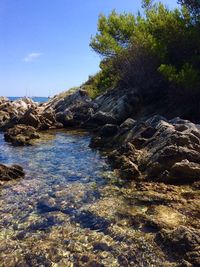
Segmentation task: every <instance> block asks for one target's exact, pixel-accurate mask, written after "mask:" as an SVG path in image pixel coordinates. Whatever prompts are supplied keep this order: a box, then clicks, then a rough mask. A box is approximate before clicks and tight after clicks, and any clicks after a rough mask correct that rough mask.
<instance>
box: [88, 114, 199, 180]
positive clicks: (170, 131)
mask: <svg viewBox="0 0 200 267" xmlns="http://www.w3.org/2000/svg"><path fill="white" fill-rule="evenodd" d="M128 120H129V122H130V121H131V122H132V123H126V121H125V122H124V123H123V124H121V126H120V127H119V130H118V132H117V133H116V130H115V131H113V135H111V134H109V135H105V134H104V135H102V134H101V133H102V131H105V126H103V129H102V130H100V134H99V135H97V136H95V137H94V138H93V139H92V141H91V146H92V147H98V148H102V149H108V148H109V149H111V151H112V152H111V153H110V155H109V158H110V160H111V162H112V163H113V166H114V168H116V169H119V170H120V172H121V175H122V176H123V177H124V178H128V179H134V180H139V181H141V180H146V181H156V182H165V183H172V184H173V183H191V182H194V181H199V180H200V126H199V125H196V124H193V123H191V122H189V121H187V120H182V119H180V118H174V119H172V120H167V119H166V118H164V117H161V116H158V115H156V116H153V117H151V118H149V119H147V120H140V121H133V120H131V119H128ZM109 127H110V126H109ZM112 128H113V126H112ZM115 129H117V127H116V128H115Z"/></svg>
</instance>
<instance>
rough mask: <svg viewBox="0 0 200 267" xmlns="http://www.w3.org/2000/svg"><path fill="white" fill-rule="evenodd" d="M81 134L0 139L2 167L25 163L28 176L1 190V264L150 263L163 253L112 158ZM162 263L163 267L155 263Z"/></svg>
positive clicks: (73, 132)
mask: <svg viewBox="0 0 200 267" xmlns="http://www.w3.org/2000/svg"><path fill="white" fill-rule="evenodd" d="M89 142H90V135H89V134H88V133H85V132H81V131H80V132H78V131H57V132H56V131H50V132H46V133H43V134H42V136H41V139H40V140H38V141H36V143H35V145H34V146H27V147H13V146H11V145H9V144H7V143H5V142H4V139H3V134H2V133H1V134H0V162H1V163H3V164H14V163H17V164H20V165H21V166H22V167H23V168H24V170H25V172H26V176H25V178H24V179H21V180H17V181H13V182H9V183H7V184H5V185H4V186H2V188H1V196H0V207H1V210H0V250H1V256H0V257H1V258H0V262H1V266H6V267H9V266H134V265H135V264H138V265H136V266H150V265H149V264H154V263H156V264H159V263H161V262H162V259H163V255H162V253H160V255H158V254H157V247H156V245H155V243H154V242H153V235H151V233H144V232H141V231H139V230H138V229H135V228H134V227H133V226H132V225H130V224H129V223H128V222H129V219H130V218H128V217H127V215H126V214H127V210H133V211H131V212H133V213H134V210H136V212H138V211H139V212H141V213H143V212H145V210H146V207H145V206H144V205H142V204H140V203H139V204H136V203H134V202H130V201H129V200H130V197H131V196H130V195H129V194H128V188H127V190H126V187H125V186H123V187H122V186H121V182H122V181H121V182H120V179H119V177H117V174H116V173H114V172H113V171H112V170H111V168H110V166H109V164H108V163H107V160H106V156H105V155H103V154H101V153H100V152H98V151H96V150H92V149H91V148H89ZM156 266H159V265H156Z"/></svg>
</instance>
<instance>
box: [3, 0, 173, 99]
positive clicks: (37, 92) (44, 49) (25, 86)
mask: <svg viewBox="0 0 200 267" xmlns="http://www.w3.org/2000/svg"><path fill="white" fill-rule="evenodd" d="M162 2H163V3H165V4H167V5H168V7H170V8H174V7H175V6H176V0H163V1H162ZM140 3H141V1H140V0H115V1H114V0H0V36H1V37H0V95H4V96H23V95H25V94H26V92H28V95H29V96H48V95H49V94H50V95H54V94H56V93H58V92H60V91H63V90H66V89H68V88H70V87H73V86H78V85H80V84H81V83H82V82H84V81H85V80H86V79H87V78H88V75H90V74H95V73H96V72H97V71H98V65H99V60H100V58H99V56H98V55H96V54H95V53H94V52H93V51H92V50H91V48H90V47H89V42H90V38H91V35H95V33H96V27H97V20H98V15H99V13H104V14H109V13H110V12H111V10H113V9H116V10H117V11H118V12H123V11H126V12H133V13H136V12H137V11H138V10H139V8H140Z"/></svg>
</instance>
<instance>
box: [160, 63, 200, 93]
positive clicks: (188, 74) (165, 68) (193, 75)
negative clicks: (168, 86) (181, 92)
mask: <svg viewBox="0 0 200 267" xmlns="http://www.w3.org/2000/svg"><path fill="white" fill-rule="evenodd" d="M159 71H160V72H161V73H162V74H163V75H164V76H165V77H166V78H167V79H168V80H169V81H170V82H173V83H175V84H177V85H179V86H181V87H184V88H188V89H189V90H190V89H193V88H196V87H198V86H199V85H200V79H199V74H200V73H199V71H197V70H195V69H194V68H193V67H192V66H191V65H189V64H188V63H186V64H185V65H183V67H182V68H181V69H180V70H179V71H178V70H177V69H176V68H175V67H174V66H172V65H166V64H162V65H160V67H159Z"/></svg>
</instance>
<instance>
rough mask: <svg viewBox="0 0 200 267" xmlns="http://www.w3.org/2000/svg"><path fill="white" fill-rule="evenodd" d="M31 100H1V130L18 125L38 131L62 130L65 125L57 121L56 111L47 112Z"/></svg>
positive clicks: (50, 109)
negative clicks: (31, 127)
mask: <svg viewBox="0 0 200 267" xmlns="http://www.w3.org/2000/svg"><path fill="white" fill-rule="evenodd" d="M45 109H46V106H45V105H40V104H39V103H36V102H34V101H32V100H31V99H29V98H22V99H19V100H15V101H9V100H8V99H7V98H3V97H2V98H0V129H1V130H7V129H9V128H12V127H13V126H15V125H17V124H24V125H28V126H33V127H34V128H36V129H38V130H47V129H50V128H61V127H63V125H61V124H60V123H58V122H57V121H56V116H55V111H54V110H53V109H52V108H49V109H48V110H45Z"/></svg>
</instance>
